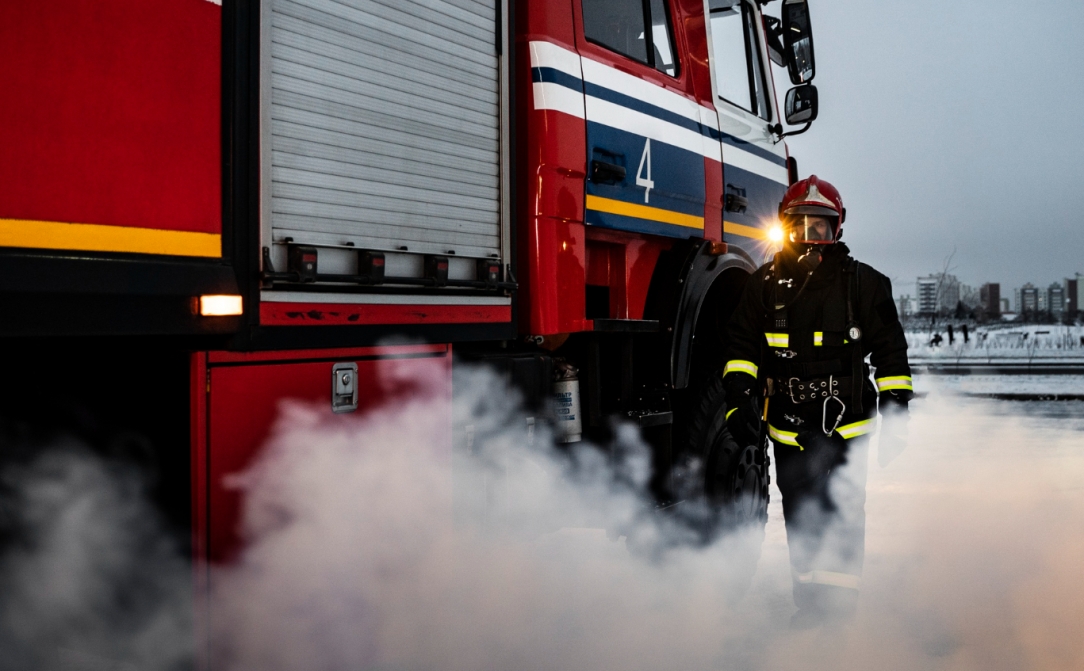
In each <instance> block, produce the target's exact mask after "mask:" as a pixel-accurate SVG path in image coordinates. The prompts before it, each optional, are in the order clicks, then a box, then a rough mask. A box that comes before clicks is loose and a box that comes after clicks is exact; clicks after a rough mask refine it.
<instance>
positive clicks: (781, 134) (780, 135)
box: [771, 121, 813, 144]
mask: <svg viewBox="0 0 1084 671" xmlns="http://www.w3.org/2000/svg"><path fill="white" fill-rule="evenodd" d="M812 125H813V122H812V121H807V122H806V124H805V125H804V126H802V127H801V128H799V129H798V130H792V131H787V132H786V133H784V132H782V130H783V126H782V124H775V126H773V127H772V128H771V130H772V132H773V133H775V132H776V129H777V128H778V129H779V132H777V133H776V139H775V141H774V142H773V143H772V144H779V143H780V142H782V141H783V138H785V137H790V136H791V135H801V134H802V133H804V132H806V131H807V130H809V127H810V126H812Z"/></svg>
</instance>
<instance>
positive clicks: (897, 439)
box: [877, 390, 912, 468]
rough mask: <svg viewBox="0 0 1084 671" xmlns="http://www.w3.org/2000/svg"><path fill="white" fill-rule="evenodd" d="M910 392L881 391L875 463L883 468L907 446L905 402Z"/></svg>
mask: <svg viewBox="0 0 1084 671" xmlns="http://www.w3.org/2000/svg"><path fill="white" fill-rule="evenodd" d="M911 395H912V394H911V392H909V391H906V390H892V391H885V392H881V400H880V410H881V435H880V438H879V439H878V442H877V463H878V464H879V465H880V466H881V468H884V467H885V466H888V465H889V464H890V463H892V461H893V460H894V459H895V458H896V457H898V456H900V453H902V452H903V450H904V448H906V447H907V422H908V418H909V414H910V413H909V411H908V409H907V403H908V401H910V400H911Z"/></svg>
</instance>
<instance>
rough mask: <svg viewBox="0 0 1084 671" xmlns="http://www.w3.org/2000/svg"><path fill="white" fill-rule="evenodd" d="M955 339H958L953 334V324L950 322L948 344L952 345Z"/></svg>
mask: <svg viewBox="0 0 1084 671" xmlns="http://www.w3.org/2000/svg"><path fill="white" fill-rule="evenodd" d="M954 340H956V339H955V338H954V337H953V334H952V324H949V325H948V344H950V345H951V344H952V343H953V341H954Z"/></svg>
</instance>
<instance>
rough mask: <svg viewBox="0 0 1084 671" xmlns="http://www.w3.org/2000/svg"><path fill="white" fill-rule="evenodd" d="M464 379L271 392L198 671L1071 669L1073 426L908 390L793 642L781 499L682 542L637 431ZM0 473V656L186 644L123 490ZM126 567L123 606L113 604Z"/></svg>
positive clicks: (146, 524) (485, 377)
mask: <svg viewBox="0 0 1084 671" xmlns="http://www.w3.org/2000/svg"><path fill="white" fill-rule="evenodd" d="M460 370H461V371H463V369H462V367H460ZM425 374H426V371H425V370H424V368H418V369H416V370H414V371H412V372H408V373H407V375H408V377H409V376H410V375H425ZM459 374H460V375H461V376H462V377H460V378H459V379H457V396H456V401H455V403H454V404H453V405H449V400H448V399H446V398H444V397H443V396H442V395H441V394H440V393H439V392H438V391H437V390H435V389H433V388H429V389H428V391H427V390H426V388H425V387H424V386H423V387H422V391H420V392H417V393H414V394H412V395H410V396H409V397H408V398H409V400H407V401H405V402H397V403H395V404H394V405H389V406H386V407H382V408H378V409H376V410H374V411H372V412H369V413H367V414H365V415H363V416H350V417H335V418H329V417H328V416H327V413H326V409H325V408H322V407H321V408H315V407H310V406H306V405H304V404H288V405H286V406H284V407H283V409H282V413H281V417H280V419H279V421H278V424H277V426H276V428H275V430H274V432H273V436H272V438H271V439H270V441H269V443H268V444H267V446H266V448H265V450H264V452H263V453H262V457H261V459H260V460H259V462H258V463H257V464H256V465H255V466H254V467H253V468H251V469H250V470H249V471H247V472H245V473H243V474H238V475H237V476H236V479H235V481H234V483H233V486H236V487H238V488H240V489H242V490H243V491H244V492H245V501H246V503H245V509H244V515H243V521H242V527H243V537H244V541H245V549H244V551H243V552H242V553H241V555H240V557H239V559H238V560H237V561H236V562H235V563H234V564H232V565H230V566H225V567H216V568H214V570H213V571H212V574H211V595H210V597H209V601H208V602H207V603H206V604H203V605H204V606H206V611H207V612H209V613H211V617H210V619H209V621H208V622H207V624H208V625H209V639H208V640H209V641H210V645H209V648H210V650H211V653H210V654H211V657H210V659H211V661H212V668H213V669H215V670H216V671H217V670H219V669H226V670H230V671H233V670H248V669H270V670H277V669H283V670H286V669H291V670H292V669H306V670H308V669H314V670H321V669H373V670H376V669H380V670H386V669H412V670H413V669H442V670H443V669H452V670H455V669H471V670H485V669H501V670H505V669H512V668H515V669H572V668H582V669H598V670H603V671H605V670H609V669H623V670H624V669H632V670H638V669H661V668H667V669H688V670H700V669H739V670H741V669H749V670H755V669H772V670H778V669H838V668H879V669H884V670H891V669H951V670H957V669H961V670H963V669H1019V668H1042V669H1079V668H1084V641H1082V640H1081V638H1080V636H1079V635H1078V629H1079V626H1080V622H1082V621H1084V583H1082V581H1081V580H1080V579H1079V572H1080V567H1081V566H1082V565H1084V537H1082V536H1081V534H1080V529H1081V528H1082V527H1084V485H1081V482H1084V479H1082V476H1084V441H1082V435H1084V434H1081V433H1080V432H1079V430H1080V429H1081V428H1082V427H1080V426H1078V425H1077V424H1079V423H1078V422H1077V423H1073V422H1071V421H1070V420H1068V419H1063V420H1056V419H1051V418H1050V417H1042V416H1038V415H1027V414H1023V413H1021V412H1020V409H1021V408H1022V406H1019V405H1009V404H1004V403H1002V404H990V403H986V402H978V401H974V400H967V399H960V398H957V397H953V396H950V395H946V394H940V393H938V392H937V391H934V392H933V393H931V395H930V396H929V397H928V398H927V399H925V400H923V401H920V402H918V403H916V405H915V406H914V412H913V419H912V426H911V441H910V446H909V448H908V451H907V452H905V453H904V454H903V455H902V456H901V457H900V458H899V459H898V460H897V461H896V462H894V463H893V464H892V465H890V466H889V467H888V468H887V469H884V470H881V469H879V468H877V467H876V466H873V467H872V468H871V470H870V473H869V482H868V498H867V513H868V537H867V553H866V570H865V576H864V579H863V596H862V601H861V605H860V608H859V615H858V618H857V619H856V620H855V621H854V622H853V623H852V624H850V625H848V626H843V627H833V628H817V629H814V630H810V631H791V629H790V627H789V618H790V615H791V614H792V613H793V611H794V606H793V604H792V602H791V596H790V568H789V564H788V560H787V547H786V536H785V532H784V530H783V527H782V514H781V508H780V506H779V498H778V496H779V494H778V490H775V489H774V488H773V492H772V495H773V499H772V504H771V507H770V510H769V522H768V525H767V529H766V532H764V533H761V532H759V531H758V530H755V529H754V530H746V531H743V532H738V533H734V534H730V535H726V536H723V537H721V538H719V539H717V540H715V541H714V542H712V543H710V544H706V545H705V544H701V543H696V542H693V541H694V540H695V539H694V537H693V536H692V535H691V534H690V533H689V532H688V531H687V530H686V529H685V528H684V527H683V526H682V525H681V524H678V523H676V522H675V521H674V520H673V519H672V518H670V517H668V516H666V515H665V514H659V513H656V512H654V511H653V508H652V506H651V505H650V504H649V503H648V500H647V498H646V496H645V493H644V492H645V489H646V480H647V478H648V475H649V473H648V463H649V461H648V458H647V452H646V448H645V447H644V446H643V445H642V444H641V443H640V442H639V440H638V438H637V436H636V433H635V431H633V430H631V429H627V428H624V429H619V430H618V431H617V438H616V440H615V444H614V445H613V446H607V447H606V449H605V450H603V449H598V448H595V447H592V446H588V445H583V444H580V445H577V446H574V447H572V448H570V449H569V448H566V447H563V446H558V445H556V444H555V443H554V441H553V438H552V436H551V435H550V434H549V433H548V430H547V429H546V427H545V425H544V423H542V422H537V423H535V424H534V425H533V429H532V430H531V431H530V432H529V431H528V425H527V423H526V422H525V421H524V418H523V416H524V413H523V412H522V411H520V409H519V407H518V401H517V399H516V395H515V394H514V393H512V392H511V391H509V390H507V389H505V388H504V387H503V384H502V382H501V381H500V380H499V379H497V378H495V377H493V376H492V375H490V374H489V373H486V372H484V371H467V372H461V373H459ZM395 375H397V376H399V378H400V379H399V380H398V382H397V384H398V383H401V382H402V379H401V378H402V376H403V375H404V373H403V372H402V371H399V372H397V373H396V374H395ZM391 377H394V376H391ZM1034 407H1038V406H1034ZM1059 407H1062V408H1064V407H1067V406H1065V405H1062V406H1059ZM1069 414H1070V415H1071V413H1069ZM449 415H451V416H452V417H453V418H454V425H455V426H456V427H458V429H459V431H458V432H457V434H456V435H455V436H450V435H449V433H448V418H449ZM875 448H876V445H874V449H875ZM58 455H62V456H58ZM872 461H874V462H875V460H872ZM5 482H7V483H9V484H10V486H11V487H12V490H13V491H16V492H18V493H19V494H18V496H17V498H18V501H19V506H18V507H17V510H18V511H19V513H18V515H19V519H20V520H21V521H22V522H21V524H22V525H23V527H22V528H25V529H30V530H32V531H33V538H34V539H36V540H35V542H33V543H29V544H27V543H24V544H23V545H21V546H18V547H17V548H16V549H14V550H8V551H7V553H6V555H5V557H4V564H3V566H4V572H3V577H4V582H3V592H0V598H2V599H3V601H2V602H0V607H2V608H0V613H2V615H3V625H4V629H3V630H4V632H5V633H4V634H0V642H2V643H3V645H4V647H5V649H7V650H11V651H13V652H15V653H16V654H17V655H18V657H16V658H17V659H19V660H21V663H20V664H18V665H17V666H14V665H13V666H10V667H4V668H22V669H35V668H42V669H44V668H152V669H155V668H163V669H164V668H171V665H176V664H178V663H181V662H184V661H188V660H189V659H190V657H188V656H187V655H189V654H190V653H189V652H188V651H189V650H190V647H191V637H192V629H191V623H190V622H189V621H188V620H186V616H185V613H189V612H191V610H190V607H189V600H188V598H187V596H186V595H187V592H186V590H187V589H188V582H187V580H186V578H187V576H185V575H184V573H185V570H186V569H185V568H184V567H183V563H180V562H179V559H178V558H177V554H176V551H175V550H174V549H171V548H170V547H169V544H168V542H166V541H163V540H162V538H163V537H162V536H160V535H159V534H158V533H157V532H156V531H155V529H156V526H155V522H154V518H153V516H152V515H150V514H149V512H148V510H147V509H146V508H145V507H144V506H142V505H141V504H140V503H139V492H138V486H136V485H134V484H133V483H132V482H131V480H130V479H127V478H126V477H125V476H123V474H118V473H117V472H115V471H113V470H110V469H109V468H108V467H107V466H103V465H102V464H100V463H99V462H95V461H93V460H89V459H86V458H83V457H80V456H72V454H71V452H70V450H69V451H66V452H53V453H50V455H49V456H46V457H43V458H42V459H41V460H39V461H38V462H36V463H35V465H33V466H32V467H24V468H22V469H20V470H17V471H9V472H8V473H7V475H6V480H5ZM754 565H755V574H754V573H753V568H752V567H753V566H754ZM142 574H146V575H145V576H144V577H143V578H139V576H140V575H142ZM133 580H135V581H137V582H138V581H139V580H142V581H143V583H142V584H143V587H142V588H141V589H140V590H137V593H138V594H140V595H141V597H140V598H139V599H136V600H134V601H131V600H128V601H124V600H121V601H118V600H116V599H110V598H109V596H110V595H113V594H115V593H117V590H118V587H117V586H118V585H121V586H124V585H130V584H131V583H132V582H133ZM121 591H123V590H121ZM200 612H203V611H202V606H201V611H200ZM198 631H203V630H202V629H198ZM12 632H14V633H12ZM201 640H203V639H202V638H201ZM61 648H63V649H65V650H73V651H76V652H78V653H79V654H84V657H77V658H75V661H71V657H72V655H69V658H68V659H67V661H65V662H64V663H65V664H67V666H61V665H60V664H59V663H58V662H57V661H56V659H57V658H56V655H55V651H56V650H58V649H61ZM91 654H93V655H94V656H93V657H88V656H86V655H91ZM50 655H52V656H50ZM0 657H2V656H0ZM98 659H103V660H113V662H111V663H113V665H112V666H108V665H105V664H104V663H101V664H100V665H99V666H93V663H96V662H95V661H94V660H98ZM88 660H89V661H88ZM114 662H115V663H114ZM4 663H5V662H0V664H4ZM123 663H126V664H129V665H130V666H123V665H121V664H123ZM80 665H81V666H80Z"/></svg>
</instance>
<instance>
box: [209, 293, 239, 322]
mask: <svg viewBox="0 0 1084 671" xmlns="http://www.w3.org/2000/svg"><path fill="white" fill-rule="evenodd" d="M242 312H244V305H243V304H242V302H241V297H240V296H231V295H212V296H200V297H199V313H200V315H202V316H204V317H226V316H230V315H239V314H241V313H242Z"/></svg>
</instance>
